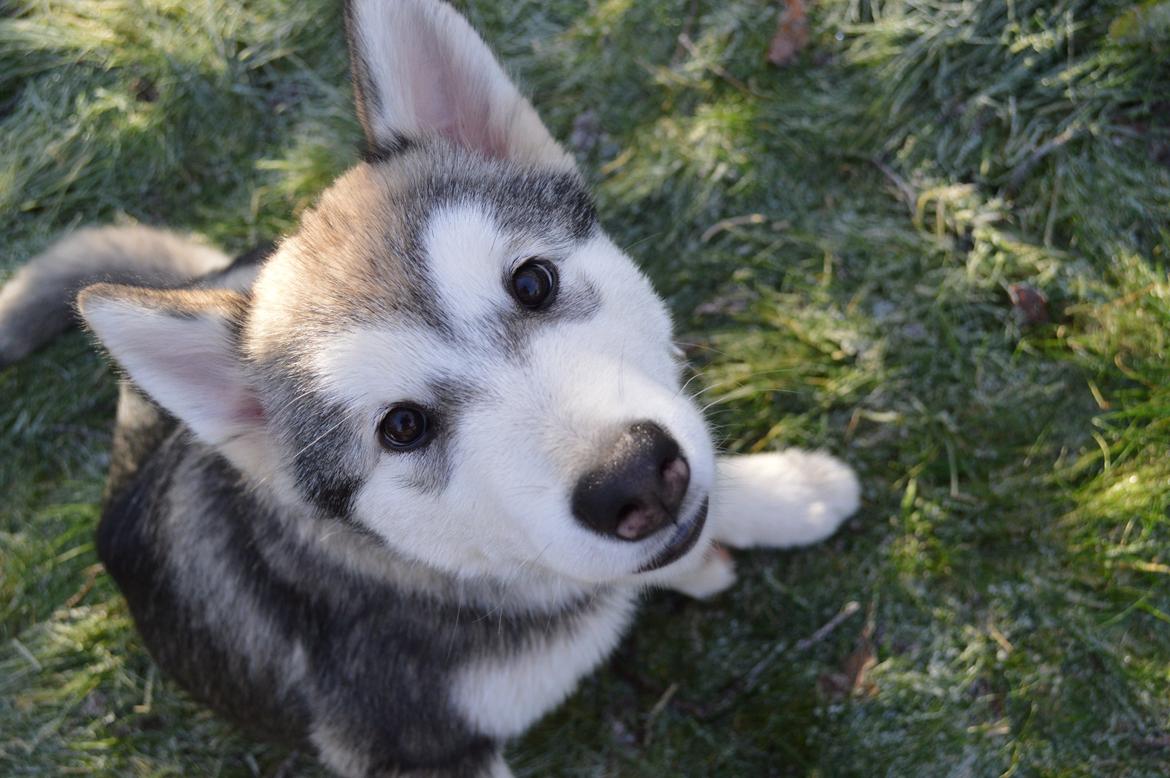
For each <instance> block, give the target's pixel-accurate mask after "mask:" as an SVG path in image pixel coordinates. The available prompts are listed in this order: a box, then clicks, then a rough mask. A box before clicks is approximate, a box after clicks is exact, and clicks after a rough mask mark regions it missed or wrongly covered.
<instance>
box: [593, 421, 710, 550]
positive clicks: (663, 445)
mask: <svg viewBox="0 0 1170 778" xmlns="http://www.w3.org/2000/svg"><path fill="white" fill-rule="evenodd" d="M690 480H691V468H690V466H688V465H687V461H686V460H685V459H683V457H682V454H681V453H680V452H679V448H678V443H676V442H675V440H674V438H672V437H670V435H668V434H666V431H665V430H664V429H662V427H659V426H658V425H657V424H655V423H654V422H652V421H640V422H638V423H637V424H634V425H631V426H630V428H629V429H627V430H626V431H625V432H623V433H622V435H621V437H620V438H618V439H617V442H615V443H614V445H613V448H611V449H610V450H609V452H608V454H607V455H606V457H605V459H604V461H602V463H601V464H600V465H599V466H598V467H597V468H595V469H594V470H591V471H589V472H588V473H586V474H585V475H584V476H582V477H581V480H579V481H578V482H577V486H576V487H574V489H573V498H572V508H573V515H574V516H576V517H577V520H578V521H580V522H581V523H582V524H584V525H585V526H587V527H589V528H590V529H592V530H594V531H596V532H600V533H601V534H603V535H610V536H615V537H619V538H621V539H623V540H641V539H642V538H644V537H647V536H649V535H651V534H653V533H654V532H657V531H658V530H660V529H662V528H663V527H665V526H666V525H667V524H670V523H672V522H673V521H675V520H676V519H677V518H678V508H679V505H681V504H682V500H683V495H685V494H686V493H687V484H689V483H690Z"/></svg>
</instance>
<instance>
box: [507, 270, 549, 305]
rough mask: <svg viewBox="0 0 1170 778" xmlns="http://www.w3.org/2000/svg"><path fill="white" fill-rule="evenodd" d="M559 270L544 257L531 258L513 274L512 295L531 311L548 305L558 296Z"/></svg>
mask: <svg viewBox="0 0 1170 778" xmlns="http://www.w3.org/2000/svg"><path fill="white" fill-rule="evenodd" d="M556 291H557V270H556V268H555V267H554V266H553V264H552V263H551V262H549V261H547V260H544V259H530V260H528V261H527V262H525V263H524V264H523V265H521V266H520V267H518V268H516V272H515V273H513V274H512V296H513V297H515V298H516V302H518V303H520V304H521V305H523V306H524V307H525V308H527V309H528V310H530V311H539V310H540V309H541V308H546V307H548V305H549V303H551V302H552V301H553V298H554V297H556Z"/></svg>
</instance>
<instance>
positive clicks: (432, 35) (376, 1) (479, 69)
mask: <svg viewBox="0 0 1170 778" xmlns="http://www.w3.org/2000/svg"><path fill="white" fill-rule="evenodd" d="M345 19H346V31H347V35H348V38H349V57H350V69H351V72H352V74H353V85H354V95H355V97H356V100H357V112H358V118H359V119H360V120H361V124H362V128H363V129H364V130H365V133H366V141H367V143H368V144H369V148H370V151H371V153H372V154H373V155H374V156H377V155H379V154H385V153H391V152H393V151H395V150H397V149H399V148H401V147H402V146H403V144H404V143H409V141H410V139H411V138H412V137H418V136H424V135H428V134H439V135H442V136H444V137H446V138H447V139H448V140H451V141H453V142H454V143H456V144H458V145H460V146H463V147H465V148H468V149H471V150H473V151H477V152H479V153H481V154H484V155H486V156H489V157H493V158H497V159H509V160H513V161H515V162H519V163H522V164H523V163H528V164H541V165H545V166H550V165H551V166H553V167H557V168H561V169H567V170H575V169H576V167H575V164H574V162H573V159H572V157H570V156H569V155H568V154H566V153H565V152H564V151H563V150H562V149H561V147H560V146H558V145H557V142H556V141H555V140H553V137H552V135H550V134H549V131H548V130H547V129H546V128H545V126H544V124H542V123H541V121H540V117H539V116H537V115H536V111H535V110H533V108H532V106H531V105H530V104H529V103H528V101H527V100H525V99H524V98H523V97H522V96H521V95H520V92H519V91H517V89H516V86H515V85H514V84H513V83H512V82H511V80H509V78H508V76H507V75H506V74H505V73H504V70H503V68H501V67H500V64H499V62H497V61H496V58H495V57H494V56H492V53H491V51H490V50H489V49H488V47H487V44H485V43H484V42H483V39H482V38H480V37H479V35H478V34H476V32H475V30H473V29H471V26H470V25H469V24H468V23H467V20H465V19H464V18H463V17H462V16H460V15H459V14H458V13H457V12H456V11H455V10H454V9H453V8H451V6H449V5H447V4H446V3H442V2H439V1H438V0H346V5H345Z"/></svg>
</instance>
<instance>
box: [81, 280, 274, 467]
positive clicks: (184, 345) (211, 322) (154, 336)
mask: <svg viewBox="0 0 1170 778" xmlns="http://www.w3.org/2000/svg"><path fill="white" fill-rule="evenodd" d="M77 304H78V308H79V309H80V311H81V315H82V317H84V319H85V321H86V323H87V324H88V325H89V326H90V328H91V329H92V330H93V331H94V333H96V334H97V336H98V338H99V339H100V340H101V342H102V344H103V345H104V346H105V347H106V349H108V350H109V352H110V354H111V355H112V356H113V357H114V359H115V360H117V362H118V364H120V365H121V366H122V367H123V368H124V369H125V370H126V372H127V373H128V374H129V375H130V378H131V379H133V381H134V383H135V384H137V385H138V386H139V387H140V388H141V389H142V390H143V391H145V392H146V393H147V394H148V395H150V396H151V398H153V399H154V400H155V402H157V403H158V404H159V405H161V406H163V407H164V408H166V409H167V410H168V411H170V412H171V413H172V414H174V415H175V416H177V417H178V418H179V419H181V420H183V422H185V423H186V424H187V426H188V427H190V428H191V430H192V431H193V432H194V433H195V434H196V435H197V436H198V437H199V438H200V439H201V440H203V441H204V442H205V443H209V444H211V445H214V446H219V445H222V444H224V443H226V442H229V441H232V440H236V439H238V438H241V437H243V436H248V435H251V434H254V433H257V432H261V431H263V429H264V411H263V407H262V406H261V404H260V401H259V399H258V398H257V396H256V395H255V393H254V391H253V389H252V386H251V384H250V382H249V380H248V377H247V374H246V371H245V369H244V363H243V362H242V361H241V359H240V358H239V356H238V350H237V345H236V343H237V337H236V333H237V332H238V330H239V327H240V325H241V323H242V321H243V316H244V312H245V310H246V302H245V299H244V297H243V296H242V295H240V294H238V293H236V292H229V291H224V290H210V289H201V290H159V289H142V288H138V287H132V286H118V285H114V284H95V285H93V286H90V287H87V288H86V289H84V290H83V291H82V292H81V294H80V295H79V296H78V298H77Z"/></svg>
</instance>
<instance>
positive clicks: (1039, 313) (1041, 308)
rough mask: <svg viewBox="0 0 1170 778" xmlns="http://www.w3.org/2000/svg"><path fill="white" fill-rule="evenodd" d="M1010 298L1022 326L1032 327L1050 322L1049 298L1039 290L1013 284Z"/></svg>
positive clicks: (1025, 285) (1009, 293)
mask: <svg viewBox="0 0 1170 778" xmlns="http://www.w3.org/2000/svg"><path fill="white" fill-rule="evenodd" d="M1008 297H1009V298H1010V299H1011V301H1012V311H1013V312H1014V313H1015V315H1016V318H1017V320H1018V321H1019V322H1020V324H1021V325H1023V326H1025V327H1030V326H1033V325H1036V324H1044V323H1045V322H1047V321H1048V298H1047V297H1045V296H1044V293H1043V292H1041V291H1040V290H1039V289H1035V288H1033V287H1031V286H1028V285H1027V284H1012V285H1011V286H1009V287H1008Z"/></svg>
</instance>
